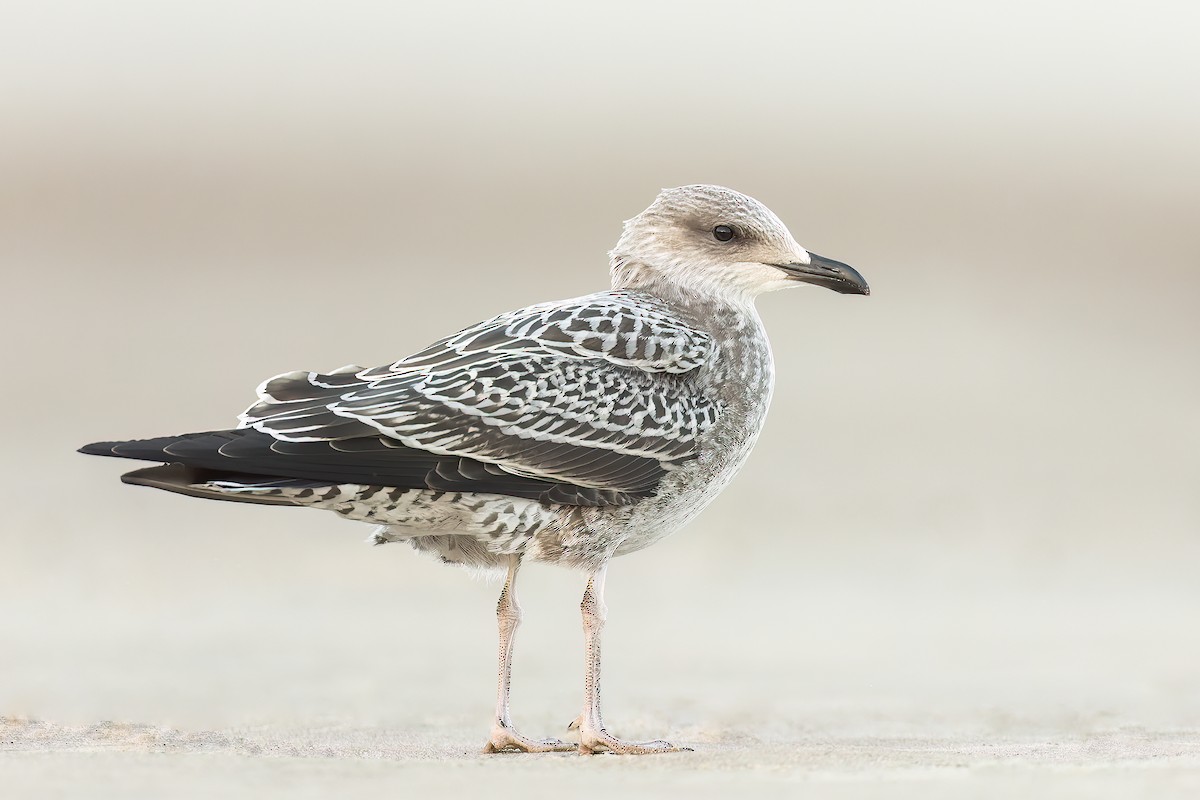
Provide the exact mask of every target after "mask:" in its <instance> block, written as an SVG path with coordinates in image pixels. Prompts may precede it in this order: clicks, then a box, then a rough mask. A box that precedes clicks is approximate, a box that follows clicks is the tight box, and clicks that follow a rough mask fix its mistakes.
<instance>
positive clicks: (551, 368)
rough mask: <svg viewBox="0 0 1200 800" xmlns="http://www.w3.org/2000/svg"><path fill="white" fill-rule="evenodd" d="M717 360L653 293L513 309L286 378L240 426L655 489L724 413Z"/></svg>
mask: <svg viewBox="0 0 1200 800" xmlns="http://www.w3.org/2000/svg"><path fill="white" fill-rule="evenodd" d="M712 353H713V343H712V338H711V337H710V336H709V335H708V334H707V333H704V332H702V331H699V330H697V329H695V328H694V327H692V326H690V325H688V324H685V323H684V322H682V321H681V320H679V319H678V318H677V317H676V316H675V315H673V314H672V313H671V312H670V311H669V309H668V308H667V306H666V305H665V304H664V303H663V302H662V301H660V300H658V299H656V298H655V297H653V296H652V295H648V294H645V293H641V292H635V291H609V292H600V293H597V294H593V295H587V296H585V297H582V298H576V299H573V300H567V301H560V302H555V303H543V304H540V305H536V306H531V307H529V308H525V309H521V310H519V311H513V312H509V313H506V314H502V315H500V316H498V317H495V318H493V319H491V320H488V321H487V322H483V323H481V324H479V325H476V326H473V327H471V328H467V329H465V330H463V331H460V332H459V333H457V334H454V335H453V336H450V337H447V338H445V339H442V340H440V341H438V342H436V343H434V344H433V345H431V346H429V347H428V348H426V349H424V350H422V351H421V352H419V353H416V354H414V355H412V356H409V357H408V358H405V359H401V360H400V361H397V362H395V363H393V364H390V365H387V366H384V367H376V368H373V369H362V368H359V367H354V366H352V367H345V368H343V369H341V370H337V371H334V372H332V373H329V374H321V373H314V372H292V373H287V374H284V375H280V376H277V377H275V378H272V379H270V380H268V381H266V382H264V383H263V384H262V385H261V386H260V387H259V390H258V394H259V402H257V403H256V404H255V405H253V406H251V407H250V408H249V409H248V410H247V411H246V412H244V413H243V414H242V415H241V418H240V420H241V426H240V427H243V428H246V427H249V428H254V429H257V430H259V431H262V432H265V433H269V434H270V435H271V436H273V437H275V438H276V439H279V440H282V441H290V442H314V441H328V442H332V446H333V447H334V448H336V449H342V447H346V448H352V447H354V446H356V445H355V444H354V440H356V439H361V438H363V437H365V436H371V437H379V438H380V439H382V441H383V443H384V444H387V443H388V442H394V443H395V444H396V446H403V447H410V448H416V449H420V450H424V451H427V452H432V453H437V454H442V455H455V456H461V457H465V458H470V459H474V460H476V461H480V462H484V463H487V464H494V465H497V466H498V467H499V468H500V469H501V470H503V471H505V472H508V473H510V474H513V475H518V476H522V477H530V478H539V479H546V480H555V481H563V482H566V483H569V484H573V485H576V486H580V487H585V488H590V489H600V490H611V491H615V492H635V493H641V494H643V495H644V494H646V493H649V492H652V491H653V488H654V486H656V485H657V483H658V482H659V481H660V480H661V478H662V475H663V474H664V473H665V472H667V471H669V470H671V469H674V468H676V467H678V465H679V464H681V463H683V462H685V461H687V460H688V459H691V458H693V457H695V454H696V451H697V446H698V441H699V438H700V437H701V436H702V435H703V433H704V432H705V431H706V430H707V429H708V428H710V427H711V426H712V425H713V423H714V422H715V421H716V419H717V417H718V416H719V415H720V413H721V404H720V402H719V401H717V400H716V399H715V398H713V397H711V396H710V395H709V394H708V393H705V392H703V391H700V390H699V389H698V387H697V383H696V380H695V374H696V372H697V371H698V369H699V368H700V367H702V366H703V365H704V364H705V363H706V360H707V359H709V358H711V356H712ZM340 442H344V443H345V444H344V445H339V443H340Z"/></svg>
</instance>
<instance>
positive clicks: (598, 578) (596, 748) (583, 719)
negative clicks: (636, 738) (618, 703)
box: [570, 564, 691, 755]
mask: <svg viewBox="0 0 1200 800" xmlns="http://www.w3.org/2000/svg"><path fill="white" fill-rule="evenodd" d="M607 569H608V565H607V564H605V565H603V566H601V567H600V568H599V569H598V570H596V571H595V572H594V573H592V576H591V577H590V578H589V579H588V583H587V588H586V589H584V591H583V601H582V602H581V603H580V604H579V608H580V610H581V611H582V612H583V639H584V654H585V666H584V678H583V682H584V694H583V713H582V714H581V715H580V716H579V718H578V719H577V720H575V722H573V723H571V726H570V727H571V729H575V728H578V729H579V752H580V753H583V754H585V755H588V754H592V753H596V752H600V751H602V750H607V751H608V752H610V753H620V754H623V755H645V754H648V753H677V752H679V751H681V750H690V749H691V748H690V747H677V746H676V745H673V744H671V743H670V742H665V741H663V740H661V739H656V740H654V741H652V742H624V741H621V740H620V739H618V738H616V737H615V736H613V735H612V734H610V733H609V732H608V731H606V730H605V729H604V720H603V719H601V717H600V634H601V632H602V631H603V630H604V620H605V618H606V616H607V615H608V608H607V607H606V606H605V605H604V576H605V572H606V571H607Z"/></svg>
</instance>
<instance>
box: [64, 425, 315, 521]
mask: <svg viewBox="0 0 1200 800" xmlns="http://www.w3.org/2000/svg"><path fill="white" fill-rule="evenodd" d="M212 436H213V434H212V433H211V432H205V433H189V434H184V435H182V436H164V437H160V438H157V439H141V440H131V441H124V442H93V443H92V444H86V445H84V446H83V447H81V448H79V452H80V453H84V454H86V455H92V456H113V457H116V458H132V459H139V460H144V461H167V462H171V461H173V459H172V454H171V453H169V452H168V448H169V447H171V446H172V445H184V444H186V443H189V442H196V441H201V442H203V441H205V440H209V439H211V438H212ZM121 482H122V483H128V484H130V485H131V486H149V487H151V488H152V489H162V490H164V491H167V492H174V493H176V494H182V495H187V496H189V497H200V498H204V499H206V500H225V501H228V502H234V503H257V504H260V505H278V506H290V505H296V503H293V502H292V500H291V499H289V498H288V497H284V496H279V493H278V491H277V490H279V489H308V488H313V487H316V486H328V485H329V481H313V480H305V479H300V478H280V477H277V476H264V475H252V474H245V473H238V472H233V471H230V470H222V469H211V468H205V467H198V466H194V465H189V464H182V463H179V462H174V463H167V464H162V465H160V466H155V467H146V468H144V469H137V470H134V471H132V472H126V473H125V474H124V475H122V476H121Z"/></svg>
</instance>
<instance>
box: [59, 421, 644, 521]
mask: <svg viewBox="0 0 1200 800" xmlns="http://www.w3.org/2000/svg"><path fill="white" fill-rule="evenodd" d="M334 444H337V443H335V442H282V441H279V440H277V439H275V438H273V437H272V436H270V435H268V434H265V433H260V432H259V431H255V430H232V431H206V432H202V433H190V434H184V435H182V436H164V437H160V438H157V439H143V440H136V441H128V442H96V443H94V444H89V445H86V446H84V447H82V448H80V452H81V453H87V454H89V455H101V456H116V457H118V458H131V459H138V460H142V461H162V462H169V463H170V464H171V465H172V466H173V467H186V468H187V471H186V472H182V471H179V470H174V471H170V472H164V471H161V470H162V469H164V468H155V469H159V470H160V472H157V473H156V472H153V470H139V471H138V472H135V473H129V476H137V477H141V476H144V475H145V474H151V475H152V476H153V477H163V476H166V475H170V476H172V477H173V478H177V477H184V476H186V477H187V478H189V479H190V480H191V483H192V484H195V483H202V482H208V481H218V480H219V481H228V482H233V483H262V482H263V481H264V480H269V479H272V478H276V479H288V480H287V481H286V482H285V483H281V484H279V485H280V486H281V487H283V486H286V487H288V488H305V487H310V486H330V485H336V484H344V483H353V484H363V485H368V486H388V487H396V488H407V489H434V490H439V491H446V492H484V493H489V494H503V495H509V496H512V497H522V498H526V499H529V500H539V501H542V502H565V501H563V500H557V499H553V498H558V497H568V496H569V497H571V498H574V499H575V500H576V501H577V502H573V503H571V504H572V505H584V506H611V505H627V504H629V503H632V502H635V501H636V500H637V499H639V498H640V497H645V496H648V495H650V494H653V487H651V488H648V489H646V490H643V491H641V492H618V491H612V490H603V489H592V488H587V487H576V486H569V487H568V488H569V489H570V491H569V492H567V493H563V492H562V491H561V489H560V488H559V487H561V486H563V484H559V483H556V482H553V481H545V480H539V479H536V478H525V477H521V476H518V475H512V474H510V473H507V472H504V471H503V470H500V469H499V468H497V467H495V466H494V465H491V464H484V463H482V462H479V461H472V460H471V459H465V458H460V457H457V456H441V455H437V454H435V453H428V452H424V451H421V450H413V449H411V448H406V447H402V446H401V447H397V446H395V445H394V444H384V443H383V437H379V436H376V437H373V439H372V440H366V439H363V440H358V441H357V442H356V443H355V445H354V447H353V448H351V449H336V448H335V447H334V446H333V445H334ZM127 477H128V476H127ZM126 482H127V483H138V484H141V485H154V486H157V488H168V489H169V488H170V487H169V486H159V485H158V484H155V483H146V481H145V480H141V479H139V480H126ZM192 488H193V489H194V488H195V487H192ZM173 491H180V489H173ZM184 493H185V494H187V493H191V494H197V495H201V496H205V497H216V496H218V494H219V493H217V492H214V491H212V490H195V491H192V492H184ZM218 499H234V500H242V501H245V502H261V501H259V500H254V499H251V497H250V496H247V495H220V496H219V498H218Z"/></svg>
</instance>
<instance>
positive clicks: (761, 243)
mask: <svg viewBox="0 0 1200 800" xmlns="http://www.w3.org/2000/svg"><path fill="white" fill-rule="evenodd" d="M609 256H610V263H611V273H612V289H610V290H608V291H604V292H597V293H596V294H590V295H586V296H584V297H578V298H574V299H571V300H562V301H558V302H551V303H542V304H539V305H533V306H529V307H528V308H523V309H520V310H519V311H511V312H508V313H506V314H501V315H500V316H498V317H495V318H493V319H490V320H487V321H486V322H481V323H479V324H478V325H475V326H474V327H471V328H467V329H466V330H463V331H460V332H459V333H456V334H454V335H452V336H449V337H446V338H444V339H441V340H439V341H437V342H435V343H434V344H432V345H430V346H429V347H427V348H425V349H424V350H422V351H421V352H419V353H416V354H415V355H411V356H409V357H407V358H403V359H401V360H399V361H396V362H395V363H392V364H387V365H385V366H380V367H374V368H370V369H364V368H362V367H358V366H348V367H343V368H341V369H337V370H333V371H332V372H328V373H319V372H289V373H286V374H283V375H279V376H277V377H275V378H271V379H270V380H268V381H266V382H264V383H263V384H262V385H261V386H259V387H258V402H256V403H255V404H254V405H252V406H251V407H250V408H249V409H247V410H246V411H245V412H244V413H243V414H242V415H241V417H240V424H239V425H238V426H237V427H236V428H234V429H231V430H220V431H206V432H202V433H190V434H184V435H181V436H167V437H163V438H158V439H147V440H140V441H126V442H100V443H96V444H90V445H87V446H86V447H83V448H82V449H81V452H84V453H89V454H93V455H105V456H119V457H122V458H132V459H139V460H143V461H155V462H162V465H161V466H152V467H148V468H146V469H140V470H136V471H134V472H130V473H128V474H126V475H124V476H123V477H122V480H123V481H124V482H126V483H130V484H136V485H140V486H151V487H154V488H158V489H165V490H167V491H171V492H178V493H180V494H186V495H192V496H194V497H202V498H208V499H213V500H233V501H239V502H247V503H265V504H271V505H281V506H307V507H311V508H321V509H326V510H329V511H333V512H334V513H336V514H339V515H341V516H343V517H347V518H349V519H353V520H361V521H363V522H370V523H373V524H375V525H377V526H378V528H377V529H376V532H375V534H374V541H375V542H376V543H379V544H383V543H387V542H408V543H410V544H411V545H412V546H413V547H414V548H416V549H417V550H420V551H422V552H427V553H430V554H433V555H435V556H438V557H440V558H441V559H442V560H443V561H446V562H449V563H454V564H462V565H466V566H469V567H475V568H483V569H490V570H503V571H505V572H506V573H507V577H506V579H505V582H504V588H503V590H502V591H501V593H500V600H499V603H498V605H497V609H496V616H497V619H498V622H499V629H500V648H499V656H500V657H499V670H498V684H499V685H498V691H497V699H496V713H495V717H494V719H493V720H492V729H491V733H490V736H489V739H488V743H487V745H486V747H485V752H498V751H522V752H547V751H554V750H568V749H575V747H576V746H575V745H573V744H566V743H564V742H561V741H559V740H557V739H532V738H529V737H526V736H524V735H522V734H521V733H519V732H518V731H517V730H516V728H515V727H514V725H513V722H512V719H511V717H510V713H509V683H510V678H511V663H512V651H513V640H514V636H515V633H516V629H517V625H518V624H519V622H520V620H521V607H520V605H518V603H517V595H516V578H517V572H518V570H519V568H520V566H521V564H522V563H524V562H526V561H542V562H547V563H551V564H560V565H563V566H567V567H574V568H577V569H581V570H584V571H586V572H587V573H588V576H589V577H588V582H587V588H586V589H585V590H584V594H583V601H582V603H581V609H582V613H583V631H584V642H585V671H584V699H583V712H582V714H580V716H579V717H578V718H577V719H576V720H575V722H574V723H572V726H571V727H572V728H578V732H579V737H580V743H579V745H578V749H579V751H580V752H582V753H595V752H599V751H609V752H613V753H625V754H644V753H658V752H671V751H677V750H683V749H686V748H682V747H677V746H675V745H673V744H671V743H669V742H665V741H651V742H627V741H623V740H620V739H618V738H616V737H614V736H613V735H611V734H610V733H609V732H608V730H607V729H606V728H605V725H604V722H603V720H602V718H601V715H600V635H601V631H602V630H603V628H604V621H605V613H606V609H605V605H604V578H605V571H606V569H607V566H608V562H609V561H610V560H611V559H612V558H614V557H615V556H621V555H626V554H628V553H633V552H635V551H637V550H641V549H642V548H643V547H647V546H649V545H651V544H653V543H655V542H657V541H658V540H659V539H662V538H663V537H665V536H667V535H668V534H671V533H673V532H674V531H676V530H677V529H679V528H680V527H681V526H683V525H684V524H686V523H687V522H688V521H689V520H691V519H692V518H693V517H695V516H696V515H697V514H698V513H699V512H700V511H701V510H702V509H703V508H704V507H705V506H706V505H708V503H709V502H711V501H712V499H713V498H714V497H716V496H717V494H718V493H719V492H720V491H721V490H722V489H723V488H724V487H725V486H726V485H728V483H729V482H730V480H732V479H733V477H734V475H736V474H737V472H738V470H740V469H741V467H742V465H743V464H744V463H745V461H746V458H747V457H748V456H749V455H750V451H751V449H753V447H754V443H755V441H756V440H757V438H758V435H759V432H760V431H761V430H762V426H763V421H764V420H765V418H766V414H767V406H768V404H769V403H770V399H771V391H772V386H773V383H774V365H773V362H772V358H771V349H770V345H769V343H768V341H767V336H766V332H765V331H764V330H763V325H762V322H761V320H760V319H759V317H758V314H757V312H756V311H755V309H754V298H755V297H756V296H757V295H758V294H760V293H762V292H769V291H774V290H776V289H784V288H789V287H794V286H801V285H805V284H809V285H816V286H823V287H826V288H829V289H833V290H834V291H836V292H841V293H843V294H863V295H865V294H868V293H869V290H868V288H867V283H866V281H865V280H864V279H863V277H862V276H861V275H860V274H859V273H858V272H857V271H855V270H854V269H852V268H851V267H849V266H847V265H846V264H842V263H840V262H837V261H832V260H829V259H826V258H822V257H821V256H817V255H814V254H813V253H810V252H808V251H806V250H805V249H804V248H802V247H801V246H800V245H798V244H797V243H796V241H795V239H793V238H792V235H791V234H790V233H789V232H788V229H787V228H786V227H785V226H784V224H783V223H782V222H781V221H780V220H779V218H778V217H776V216H775V215H774V214H773V213H771V211H770V210H768V209H767V208H766V207H765V206H764V205H762V204H761V203H759V202H758V201H756V200H753V199H752V198H749V197H747V196H745V195H742V194H739V193H738V192H735V191H732V190H730V189H724V188H721V187H717V186H703V185H696V186H682V187H679V188H675V189H667V190H664V191H663V192H662V193H661V194H659V196H658V198H657V199H656V200H655V201H654V203H653V204H652V205H651V206H650V207H649V208H647V209H646V210H645V211H643V212H642V213H641V214H638V215H637V216H636V217H634V218H633V219H631V220H629V221H628V222H626V223H625V227H624V231H623V233H622V235H621V238H620V239H619V241H618V242H617V245H616V247H614V248H613V250H612V251H611V253H610V254H609Z"/></svg>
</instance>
